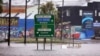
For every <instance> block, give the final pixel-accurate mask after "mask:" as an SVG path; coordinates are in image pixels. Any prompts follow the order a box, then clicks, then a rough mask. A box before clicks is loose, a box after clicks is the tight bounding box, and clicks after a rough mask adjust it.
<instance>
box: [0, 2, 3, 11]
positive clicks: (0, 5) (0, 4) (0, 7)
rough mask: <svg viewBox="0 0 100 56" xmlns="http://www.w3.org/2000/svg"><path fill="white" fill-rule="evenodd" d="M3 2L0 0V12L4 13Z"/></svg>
mask: <svg viewBox="0 0 100 56" xmlns="http://www.w3.org/2000/svg"><path fill="white" fill-rule="evenodd" d="M2 4H3V1H2V0H0V13H2Z"/></svg>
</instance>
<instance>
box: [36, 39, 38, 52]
mask: <svg viewBox="0 0 100 56" xmlns="http://www.w3.org/2000/svg"><path fill="white" fill-rule="evenodd" d="M36 41H37V50H38V38H36Z"/></svg>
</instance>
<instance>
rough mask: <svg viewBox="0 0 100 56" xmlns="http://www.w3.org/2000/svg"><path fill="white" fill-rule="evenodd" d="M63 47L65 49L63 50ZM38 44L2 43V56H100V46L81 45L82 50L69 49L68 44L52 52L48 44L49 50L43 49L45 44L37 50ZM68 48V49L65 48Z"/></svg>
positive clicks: (0, 53)
mask: <svg viewBox="0 0 100 56" xmlns="http://www.w3.org/2000/svg"><path fill="white" fill-rule="evenodd" d="M62 45H63V48H62ZM36 46H37V45H36V43H32V44H26V45H24V44H21V43H11V46H10V47H8V46H7V43H0V56H100V44H99V43H97V44H81V47H80V48H77V47H74V48H67V45H66V44H53V50H52V51H50V50H49V48H50V44H46V49H47V50H45V51H44V50H42V49H43V44H39V49H40V50H39V51H37V50H36ZM65 47H66V48H65Z"/></svg>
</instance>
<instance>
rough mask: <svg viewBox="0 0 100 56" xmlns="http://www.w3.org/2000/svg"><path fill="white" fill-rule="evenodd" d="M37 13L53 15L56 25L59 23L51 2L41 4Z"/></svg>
mask: <svg viewBox="0 0 100 56" xmlns="http://www.w3.org/2000/svg"><path fill="white" fill-rule="evenodd" d="M39 12H40V14H53V15H54V17H55V23H56V24H57V23H58V22H59V21H60V19H59V17H58V10H57V9H56V8H55V7H54V4H53V3H52V2H51V1H49V2H47V3H46V4H42V5H41V6H40V8H39Z"/></svg>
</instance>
